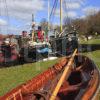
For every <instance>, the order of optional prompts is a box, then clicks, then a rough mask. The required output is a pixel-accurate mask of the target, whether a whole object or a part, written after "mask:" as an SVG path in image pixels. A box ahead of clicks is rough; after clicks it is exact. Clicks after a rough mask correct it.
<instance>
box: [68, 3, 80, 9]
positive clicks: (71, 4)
mask: <svg viewBox="0 0 100 100" xmlns="http://www.w3.org/2000/svg"><path fill="white" fill-rule="evenodd" d="M66 6H67V8H68V9H78V8H80V7H81V5H80V3H78V2H72V3H70V2H69V3H67V2H66Z"/></svg>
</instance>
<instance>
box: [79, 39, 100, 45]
mask: <svg viewBox="0 0 100 100" xmlns="http://www.w3.org/2000/svg"><path fill="white" fill-rule="evenodd" d="M80 44H100V39H91V40H88V41H84V40H81V41H80Z"/></svg>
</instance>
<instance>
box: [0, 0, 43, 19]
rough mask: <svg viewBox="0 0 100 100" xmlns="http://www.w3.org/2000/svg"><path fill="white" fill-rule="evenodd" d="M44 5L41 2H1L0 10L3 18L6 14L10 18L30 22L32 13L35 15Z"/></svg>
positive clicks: (18, 0)
mask: <svg viewBox="0 0 100 100" xmlns="http://www.w3.org/2000/svg"><path fill="white" fill-rule="evenodd" d="M44 4H45V2H44V1H43V0H6V2H4V0H1V4H0V9H2V10H1V14H2V15H4V16H5V15H6V16H7V12H8V15H9V16H11V17H15V18H18V19H24V20H30V19H31V14H32V13H34V14H36V13H37V12H38V11H41V10H43V9H44ZM6 8H7V9H6Z"/></svg>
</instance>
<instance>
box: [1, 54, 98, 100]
mask: <svg viewBox="0 0 100 100" xmlns="http://www.w3.org/2000/svg"><path fill="white" fill-rule="evenodd" d="M68 59H69V58H68ZM68 59H67V58H63V60H62V61H60V62H59V63H57V64H55V65H54V66H53V67H52V68H50V69H48V70H47V71H45V72H44V73H42V74H40V75H39V76H37V77H36V78H33V79H32V80H30V81H28V82H26V83H25V84H22V85H20V86H18V87H17V88H15V89H13V90H12V91H10V92H8V93H7V94H5V95H4V96H2V97H1V98H0V100H49V99H50V97H51V94H52V92H53V90H54V88H55V86H56V85H57V82H58V80H59V77H60V76H61V74H62V70H63V68H64V66H65V65H66V63H67V62H68ZM99 85H100V74H99V70H98V69H97V67H96V65H95V64H94V62H93V61H92V60H91V59H89V58H88V57H86V56H81V55H76V57H75V63H74V69H73V70H72V71H71V74H70V75H69V78H68V79H67V80H65V82H64V83H63V85H62V87H61V88H60V90H59V93H58V95H57V97H56V100H91V99H93V98H94V97H95V95H96V92H97V90H98V89H99Z"/></svg>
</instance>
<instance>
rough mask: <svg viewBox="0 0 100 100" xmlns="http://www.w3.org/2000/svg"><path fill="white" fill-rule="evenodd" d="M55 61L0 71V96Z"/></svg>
mask: <svg viewBox="0 0 100 100" xmlns="http://www.w3.org/2000/svg"><path fill="white" fill-rule="evenodd" d="M56 62H57V60H54V61H47V62H37V63H33V64H25V65H20V66H14V67H10V68H2V69H0V96H2V95H4V94H5V93H7V92H8V91H10V90H11V89H13V88H14V87H16V86H18V85H20V84H22V83H24V82H26V81H27V80H29V79H31V78H33V77H34V76H36V75H37V74H39V73H41V72H43V71H44V70H46V69H48V67H51V66H52V65H53V64H55V63H56Z"/></svg>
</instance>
